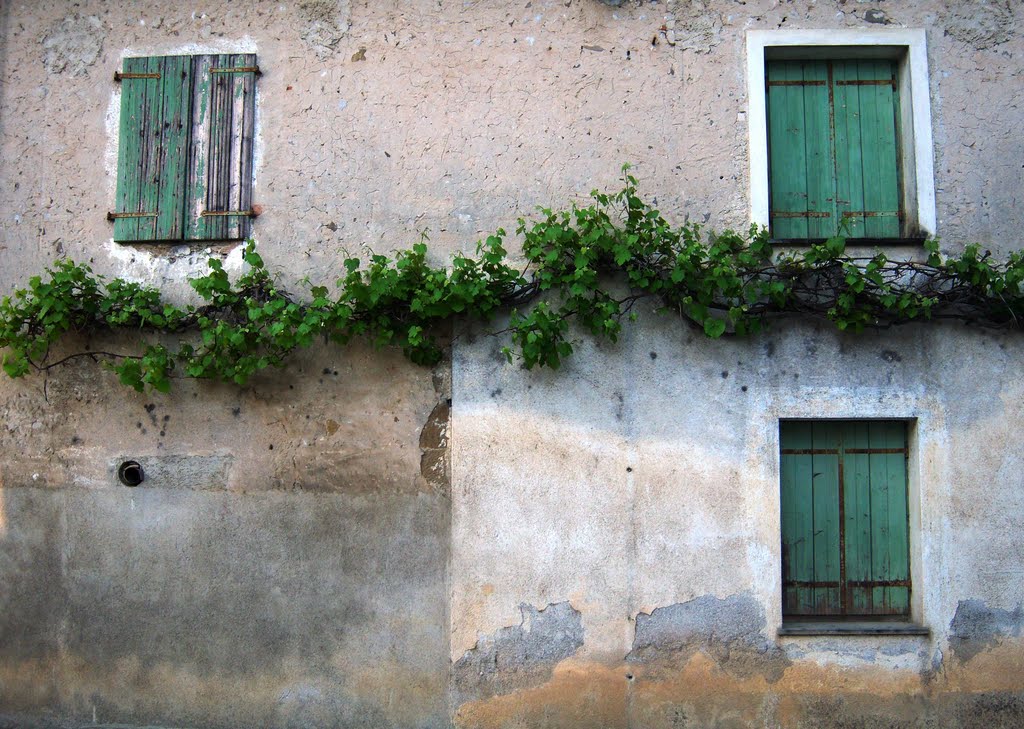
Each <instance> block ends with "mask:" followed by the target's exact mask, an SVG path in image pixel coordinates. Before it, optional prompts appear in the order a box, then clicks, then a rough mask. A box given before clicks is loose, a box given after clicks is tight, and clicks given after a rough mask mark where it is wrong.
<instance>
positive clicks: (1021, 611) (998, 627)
mask: <svg viewBox="0 0 1024 729" xmlns="http://www.w3.org/2000/svg"><path fill="white" fill-rule="evenodd" d="M1022 635H1024V606H1022V605H1020V604H1018V605H1017V607H1016V608H1014V609H1013V610H1001V609H999V608H991V607H989V606H988V605H986V604H985V602H984V601H982V600H961V601H960V602H959V603H958V604H957V606H956V614H955V615H954V616H953V620H952V622H950V624H949V647H950V649H951V650H952V652H953V655H954V656H955V657H956V658H957V659H959V660H960V661H963V662H967V661H969V660H971V659H972V658H974V657H975V656H976V655H978V654H979V653H981V652H983V651H985V650H988V649H989V648H991V647H992V646H994V645H995V644H996V643H998V642H999V641H1001V640H1003V639H1005V638H1020V637H1021V636H1022Z"/></svg>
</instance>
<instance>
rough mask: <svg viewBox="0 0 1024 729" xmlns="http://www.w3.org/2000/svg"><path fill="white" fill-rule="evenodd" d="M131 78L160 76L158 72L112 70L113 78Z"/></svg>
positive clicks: (119, 79) (116, 79)
mask: <svg viewBox="0 0 1024 729" xmlns="http://www.w3.org/2000/svg"><path fill="white" fill-rule="evenodd" d="M126 78H127V79H132V78H160V74H158V73H121V72H120V71H114V80H115V81H121V80H122V79H126Z"/></svg>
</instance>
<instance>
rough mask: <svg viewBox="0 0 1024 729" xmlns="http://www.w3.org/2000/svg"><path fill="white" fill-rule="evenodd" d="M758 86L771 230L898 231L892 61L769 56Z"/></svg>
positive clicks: (818, 233) (809, 233)
mask: <svg viewBox="0 0 1024 729" xmlns="http://www.w3.org/2000/svg"><path fill="white" fill-rule="evenodd" d="M766 84H767V96H766V98H767V104H768V143H769V178H770V194H771V214H770V217H771V220H770V225H771V231H772V235H773V237H775V238H796V239H802V238H825V237H828V236H831V235H835V234H837V233H839V232H840V231H843V232H845V233H846V234H847V235H848V236H850V237H852V238H864V237H869V238H895V237H899V235H900V229H901V219H902V213H901V208H900V201H901V197H900V180H899V134H898V119H899V109H898V95H897V93H896V70H895V66H894V64H893V63H892V62H891V61H885V60H864V61H860V60H852V61H772V62H769V63H768V64H767V66H766Z"/></svg>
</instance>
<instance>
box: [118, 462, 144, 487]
mask: <svg viewBox="0 0 1024 729" xmlns="http://www.w3.org/2000/svg"><path fill="white" fill-rule="evenodd" d="M145 478H146V475H145V474H144V473H143V471H142V466H141V465H140V464H139V462H138V461H125V462H124V463H122V464H121V465H120V466H118V467H117V480H118V481H120V482H121V483H122V484H124V485H125V486H128V487H129V488H135V487H136V486H138V485H139V484H140V483H142V482H143V481H144V480H145Z"/></svg>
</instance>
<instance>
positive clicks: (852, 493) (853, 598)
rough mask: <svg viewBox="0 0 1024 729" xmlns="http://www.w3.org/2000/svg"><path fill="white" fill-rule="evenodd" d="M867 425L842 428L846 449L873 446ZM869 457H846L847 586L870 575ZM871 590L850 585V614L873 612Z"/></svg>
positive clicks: (848, 425)
mask: <svg viewBox="0 0 1024 729" xmlns="http://www.w3.org/2000/svg"><path fill="white" fill-rule="evenodd" d="M868 429H869V424H868V423H867V421H857V420H854V421H850V422H848V423H846V424H845V425H844V427H843V447H844V449H846V450H849V449H866V448H868V447H869V445H870V440H869V437H868ZM870 459H871V456H869V455H868V454H866V453H860V454H857V453H848V452H844V454H843V471H844V485H845V493H844V496H845V499H846V501H845V506H844V509H843V516H844V521H845V526H844V530H845V537H846V579H847V582H848V583H856V582H866V581H869V580H871V579H872V573H871V473H870ZM871 604H872V588H870V587H861V586H857V585H855V584H851V585H850V586H849V587H848V588H847V612H849V613H850V614H853V615H868V614H870V613H871V612H872V609H871Z"/></svg>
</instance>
